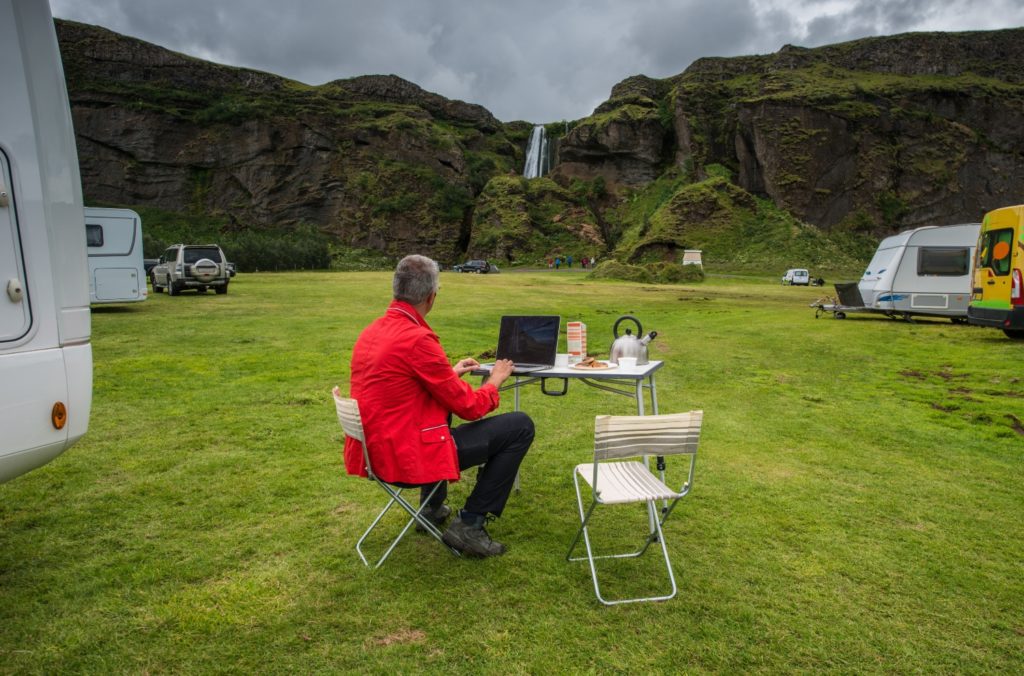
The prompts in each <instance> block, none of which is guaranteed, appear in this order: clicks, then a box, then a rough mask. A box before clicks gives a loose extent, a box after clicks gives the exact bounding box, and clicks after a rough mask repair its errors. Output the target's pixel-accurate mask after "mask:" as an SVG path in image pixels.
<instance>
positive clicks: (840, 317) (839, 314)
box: [834, 312, 846, 319]
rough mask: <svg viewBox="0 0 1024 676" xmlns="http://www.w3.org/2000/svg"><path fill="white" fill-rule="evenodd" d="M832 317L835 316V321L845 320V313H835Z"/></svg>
mask: <svg viewBox="0 0 1024 676" xmlns="http://www.w3.org/2000/svg"><path fill="white" fill-rule="evenodd" d="M834 316H835V318H836V319H846V313H845V312H837V313H835V315H834Z"/></svg>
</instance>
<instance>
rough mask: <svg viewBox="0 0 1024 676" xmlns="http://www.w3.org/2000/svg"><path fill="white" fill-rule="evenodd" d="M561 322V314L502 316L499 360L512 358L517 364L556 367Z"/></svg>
mask: <svg viewBox="0 0 1024 676" xmlns="http://www.w3.org/2000/svg"><path fill="white" fill-rule="evenodd" d="M561 322H562V318H561V317H559V316H557V315H551V316H531V317H514V316H506V317H502V318H501V331H500V333H499V334H498V352H497V358H498V359H511V360H512V361H513V362H514V363H516V364H544V365H547V366H553V365H554V363H555V354H556V353H557V352H558V327H559V325H560V324H561Z"/></svg>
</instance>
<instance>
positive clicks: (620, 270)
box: [590, 260, 653, 284]
mask: <svg viewBox="0 0 1024 676" xmlns="http://www.w3.org/2000/svg"><path fill="white" fill-rule="evenodd" d="M590 276H591V277H594V278H596V279H625V280H627V281H630V282H643V283H647V284H649V283H650V282H652V281H653V280H652V279H651V273H650V271H649V270H647V269H645V268H642V267H640V266H639V265H628V264H626V263H620V262H619V261H615V260H609V261H603V262H601V263H598V264H597V267H596V268H594V271H593V272H592V273H590Z"/></svg>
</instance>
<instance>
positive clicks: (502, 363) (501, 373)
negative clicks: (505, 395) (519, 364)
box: [487, 359, 513, 387]
mask: <svg viewBox="0 0 1024 676" xmlns="http://www.w3.org/2000/svg"><path fill="white" fill-rule="evenodd" d="M512 368H513V364H512V360H511V359H499V360H498V361H496V362H494V367H493V368H492V369H491V377H490V378H488V379H487V384H488V385H494V386H495V387H501V384H502V383H503V382H505V381H506V380H508V377H509V376H510V375H512Z"/></svg>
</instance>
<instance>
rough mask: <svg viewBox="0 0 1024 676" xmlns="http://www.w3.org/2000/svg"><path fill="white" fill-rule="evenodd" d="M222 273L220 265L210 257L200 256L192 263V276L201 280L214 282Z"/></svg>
mask: <svg viewBox="0 0 1024 676" xmlns="http://www.w3.org/2000/svg"><path fill="white" fill-rule="evenodd" d="M219 275H220V266H219V265H217V264H216V263H214V262H213V261H212V260H210V259H209V258H200V259H199V260H197V261H196V262H195V263H193V264H192V276H193V277H195V278H196V280H197V281H200V282H203V283H205V282H212V281H213V280H215V279H216V278H217V277H218V276H219Z"/></svg>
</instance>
